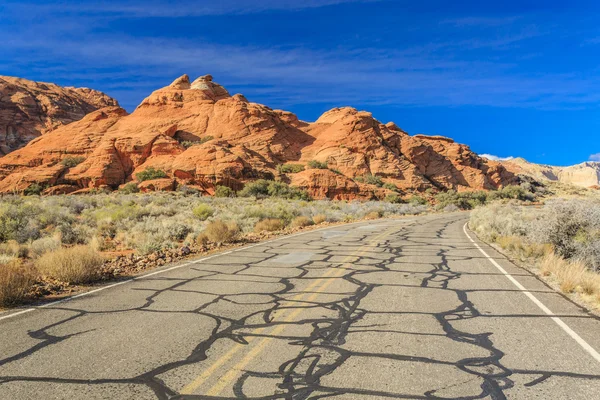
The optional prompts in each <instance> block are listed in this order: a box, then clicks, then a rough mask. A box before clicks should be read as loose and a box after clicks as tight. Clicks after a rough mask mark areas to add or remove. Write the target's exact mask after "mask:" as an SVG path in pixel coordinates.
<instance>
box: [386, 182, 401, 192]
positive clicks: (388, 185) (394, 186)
mask: <svg viewBox="0 0 600 400" xmlns="http://www.w3.org/2000/svg"><path fill="white" fill-rule="evenodd" d="M383 188H384V189H387V190H393V191H394V192H397V191H399V189H398V186H396V185H394V184H393V183H384V184H383Z"/></svg>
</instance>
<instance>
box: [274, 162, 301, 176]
mask: <svg viewBox="0 0 600 400" xmlns="http://www.w3.org/2000/svg"><path fill="white" fill-rule="evenodd" d="M302 171H304V165H302V164H280V165H278V166H277V172H279V173H280V174H297V173H298V172H302Z"/></svg>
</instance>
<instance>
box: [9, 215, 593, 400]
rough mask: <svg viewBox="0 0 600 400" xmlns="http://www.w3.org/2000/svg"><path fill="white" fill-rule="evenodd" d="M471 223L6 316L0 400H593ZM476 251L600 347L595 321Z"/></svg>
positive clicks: (419, 227) (291, 253) (241, 256)
mask: <svg viewBox="0 0 600 400" xmlns="http://www.w3.org/2000/svg"><path fill="white" fill-rule="evenodd" d="M467 218H468V215H467V214H463V213H457V214H446V215H430V216H423V217H412V218H405V219H398V220H378V221H370V222H364V223H359V224H352V225H345V226H336V227H332V228H327V229H324V230H318V231H312V232H307V233H303V234H300V235H295V236H289V237H284V238H281V239H277V240H274V241H270V242H266V243H262V244H258V245H254V246H251V247H248V248H244V249H239V250H236V251H233V252H227V253H225V254H222V255H218V256H212V257H210V258H208V259H204V260H199V261H197V262H193V263H189V264H186V265H184V266H182V267H181V268H176V269H169V270H165V271H164V272H163V273H159V274H153V275H152V276H149V277H146V278H141V279H137V280H134V281H132V282H128V283H125V284H122V285H119V286H116V287H111V288H107V289H106V290H103V291H99V292H96V293H93V294H90V295H87V296H84V297H79V298H77V299H73V300H70V301H66V302H62V303H58V304H50V305H49V306H47V307H45V308H38V309H35V310H34V311H31V312H28V313H25V314H22V315H15V316H13V317H10V318H5V319H2V320H0V335H1V338H2V339H1V342H0V399H170V398H178V399H179V398H181V399H183V398H185V399H235V398H237V399H243V398H250V399H325V398H335V399H366V398H373V399H385V398H402V399H430V398H434V399H504V398H513V399H550V398H551V399H598V398H600V363H599V362H597V360H595V359H594V358H593V357H592V356H591V355H590V354H589V353H588V352H586V351H585V350H584V349H583V348H582V347H581V346H580V345H579V344H578V343H577V342H576V341H574V340H573V339H572V338H571V337H570V336H569V335H567V334H566V333H565V331H564V330H563V329H561V328H560V327H559V326H558V325H557V324H556V323H555V322H554V321H552V319H551V318H550V317H549V316H548V315H546V314H545V313H543V312H542V311H541V310H540V308H538V306H536V305H535V304H534V303H533V302H532V301H530V300H529V299H528V298H527V297H526V296H525V295H524V293H523V292H521V291H520V290H518V289H517V288H516V287H515V286H514V284H513V283H512V282H510V281H509V280H508V279H507V277H506V276H504V275H503V274H502V273H500V272H499V270H498V269H497V268H495V267H494V266H493V265H492V264H491V263H490V260H488V259H486V257H484V256H483V255H482V253H481V252H480V251H479V250H478V249H477V248H476V247H475V246H474V244H473V243H472V242H470V240H469V239H468V237H467V236H466V235H465V233H464V231H463V226H464V224H465V222H466V220H467ZM471 236H473V237H474V235H472V234H471ZM476 242H477V243H478V244H479V245H480V246H482V248H484V249H485V251H486V252H487V253H488V254H489V255H490V256H492V257H493V258H494V259H495V260H496V261H497V262H498V263H499V264H500V265H501V266H502V267H503V268H504V269H506V271H507V272H508V273H509V274H511V275H512V276H513V277H514V278H515V279H517V280H518V281H519V282H520V283H521V284H522V285H524V286H525V287H526V289H527V290H528V291H529V292H530V293H532V294H534V295H535V297H537V298H538V299H539V300H540V301H542V302H543V303H544V304H545V305H546V306H547V307H548V308H550V310H552V311H553V312H554V313H555V315H557V316H559V317H560V318H561V319H562V320H563V321H564V322H565V323H566V324H568V325H569V327H570V328H572V329H573V331H575V332H576V333H577V334H578V335H579V336H580V337H581V338H582V339H584V340H585V341H586V342H587V343H589V345H590V346H592V347H593V348H594V349H597V350H598V349H600V335H599V333H600V320H599V319H598V318H596V317H594V316H593V315H590V314H589V313H587V312H585V311H584V310H582V309H581V308H579V307H578V306H576V305H574V304H573V303H571V302H570V301H568V300H567V299H565V298H564V297H563V296H561V295H560V294H557V293H556V292H554V291H553V290H551V289H550V288H548V287H547V286H546V285H544V284H543V283H542V282H540V281H539V280H538V279H537V278H535V277H534V276H532V275H531V274H530V273H529V272H526V271H524V270H523V269H520V268H518V267H516V266H514V265H513V264H512V263H510V262H509V261H508V260H507V259H506V258H504V257H503V256H502V255H500V254H499V253H497V252H495V251H494V250H493V249H491V248H490V247H489V246H486V245H484V244H483V243H481V242H479V241H477V240H476ZM6 315H7V314H0V318H2V317H6Z"/></svg>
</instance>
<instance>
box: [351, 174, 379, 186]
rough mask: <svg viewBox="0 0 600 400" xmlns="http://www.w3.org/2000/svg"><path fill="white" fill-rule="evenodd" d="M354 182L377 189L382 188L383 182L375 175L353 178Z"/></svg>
mask: <svg viewBox="0 0 600 400" xmlns="http://www.w3.org/2000/svg"><path fill="white" fill-rule="evenodd" d="M354 180H355V181H357V182H360V183H366V184H367V185H375V186H378V187H382V186H383V181H382V180H381V178H380V177H378V176H376V175H371V174H367V175H362V176H357V177H356V178H354Z"/></svg>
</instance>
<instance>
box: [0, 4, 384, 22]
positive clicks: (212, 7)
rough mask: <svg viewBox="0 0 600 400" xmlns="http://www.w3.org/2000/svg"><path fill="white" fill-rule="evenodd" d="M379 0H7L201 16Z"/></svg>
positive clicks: (31, 8)
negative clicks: (176, 2)
mask: <svg viewBox="0 0 600 400" xmlns="http://www.w3.org/2000/svg"><path fill="white" fill-rule="evenodd" d="M376 1H380V0H220V1H207V0H195V1H186V2H185V4H181V5H177V6H176V5H174V4H173V2H171V1H164V0H150V1H149V0H143V1H142V0H132V1H119V2H102V3H94V2H81V1H79V0H76V1H75V0H66V1H65V0H63V1H56V0H54V1H47V2H44V3H43V4H40V3H39V2H30V1H18V2H17V1H14V0H13V1H10V0H9V1H7V4H8V5H9V6H10V7H11V8H12V9H27V11H28V12H29V13H36V12H43V13H48V12H51V13H53V14H70V13H88V14H94V15H104V16H126V17H128V18H132V17H136V18H144V17H163V18H177V17H199V16H211V15H225V14H255V13H261V12H266V11H298V10H303V9H310V8H320V7H327V6H334V5H340V4H344V3H370V2H376Z"/></svg>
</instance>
